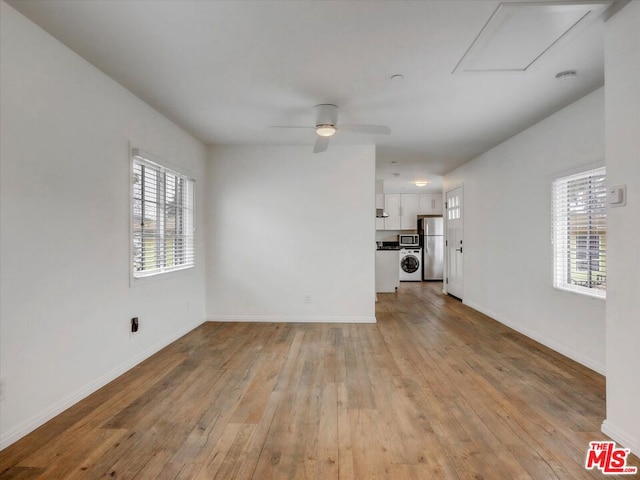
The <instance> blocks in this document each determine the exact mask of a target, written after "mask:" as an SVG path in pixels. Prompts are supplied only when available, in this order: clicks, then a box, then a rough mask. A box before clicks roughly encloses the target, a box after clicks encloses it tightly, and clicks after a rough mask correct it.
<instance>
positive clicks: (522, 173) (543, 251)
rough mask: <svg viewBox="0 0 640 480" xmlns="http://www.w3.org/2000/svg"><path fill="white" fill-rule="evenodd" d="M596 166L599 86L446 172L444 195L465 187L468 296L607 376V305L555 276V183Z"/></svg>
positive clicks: (600, 138) (600, 148)
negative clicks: (558, 284)
mask: <svg viewBox="0 0 640 480" xmlns="http://www.w3.org/2000/svg"><path fill="white" fill-rule="evenodd" d="M559 88H562V86H561V85H559ZM594 162H595V163H600V164H604V91H603V89H599V90H597V91H595V92H593V93H591V94H590V95H587V96H586V97H584V98H582V99H581V100H579V101H577V102H576V103H574V104H572V105H569V106H568V107H566V108H564V109H563V110H561V111H559V112H557V113H556V114H554V115H552V116H550V117H548V118H546V119H545V120H543V121H541V122H540V123H538V124H536V125H534V126H532V127H531V128H529V129H527V130H525V131H523V132H521V133H520V134H518V135H516V136H514V137H512V138H511V139H509V140H507V141H506V142H504V143H502V144H500V145H498V146H497V147H495V148H493V149H492V150H490V151H488V152H486V153H485V154H483V155H481V156H480V157H478V158H476V159H474V160H473V161H471V162H469V163H467V164H465V165H463V166H461V167H460V168H458V169H456V170H454V171H453V172H451V173H449V174H448V175H446V177H445V191H449V190H451V189H452V188H454V187H456V186H458V185H461V184H464V246H465V250H464V302H465V303H466V304H468V305H470V306H471V307H473V308H475V309H477V310H479V311H481V312H484V313H485V314H487V315H489V316H491V317H493V318H495V319H496V320H498V321H500V322H502V323H505V324H506V325H509V326H510V327H512V328H514V329H516V330H518V331H520V332H522V333H524V334H525V335H528V336H530V337H532V338H534V339H535V340H537V341H539V342H541V343H543V344H545V345H547V346H549V347H551V348H553V349H555V350H557V351H559V352H561V353H563V354H565V355H567V356H569V357H571V358H573V359H575V360H576V361H578V362H580V363H582V364H584V365H586V366H588V367H590V368H592V369H594V370H596V371H599V372H601V373H603V372H604V369H605V344H604V333H605V305H604V301H602V300H595V299H589V298H585V297H583V296H579V295H576V294H572V293H567V292H563V291H559V290H556V289H554V288H552V281H551V278H552V270H551V263H552V261H551V258H552V250H551V243H550V239H551V233H550V211H551V206H550V185H551V180H552V179H553V176H554V175H556V174H559V173H562V172H566V171H570V170H571V169H574V168H576V167H581V166H585V165H589V164H593V163H594Z"/></svg>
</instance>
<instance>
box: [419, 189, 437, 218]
mask: <svg viewBox="0 0 640 480" xmlns="http://www.w3.org/2000/svg"><path fill="white" fill-rule="evenodd" d="M418 203H419V205H418V215H442V214H443V210H442V194H440V193H421V194H420V195H419V202H418Z"/></svg>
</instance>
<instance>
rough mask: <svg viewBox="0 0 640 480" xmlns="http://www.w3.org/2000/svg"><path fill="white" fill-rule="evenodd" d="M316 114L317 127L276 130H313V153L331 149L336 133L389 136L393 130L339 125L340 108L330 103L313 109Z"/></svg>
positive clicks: (379, 126)
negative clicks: (314, 132)
mask: <svg viewBox="0 0 640 480" xmlns="http://www.w3.org/2000/svg"><path fill="white" fill-rule="evenodd" d="M313 108H314V109H315V112H316V124H315V127H299V126H288V125H286V126H280V125H278V126H276V128H313V129H315V131H316V135H317V138H316V143H315V145H314V146H313V153H320V152H324V151H325V150H326V149H327V148H328V147H329V140H330V139H331V137H332V136H333V135H335V134H336V132H338V131H339V130H340V131H345V132H353V133H370V134H374V135H389V134H390V133H391V129H390V128H389V127H387V126H384V125H344V124H340V125H338V107H337V106H336V105H332V104H330V103H323V104H320V105H316V106H315V107H313Z"/></svg>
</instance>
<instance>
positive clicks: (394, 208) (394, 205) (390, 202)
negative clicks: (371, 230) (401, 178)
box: [384, 193, 401, 230]
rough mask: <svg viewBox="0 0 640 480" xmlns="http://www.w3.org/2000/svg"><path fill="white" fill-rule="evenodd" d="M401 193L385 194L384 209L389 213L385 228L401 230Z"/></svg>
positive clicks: (385, 220)
mask: <svg viewBox="0 0 640 480" xmlns="http://www.w3.org/2000/svg"><path fill="white" fill-rule="evenodd" d="M400 208H401V204H400V194H399V193H391V194H386V195H385V196H384V210H385V212H387V215H389V216H388V217H387V218H385V219H384V229H385V230H400Z"/></svg>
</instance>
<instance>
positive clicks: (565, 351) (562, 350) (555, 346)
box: [462, 300, 606, 375]
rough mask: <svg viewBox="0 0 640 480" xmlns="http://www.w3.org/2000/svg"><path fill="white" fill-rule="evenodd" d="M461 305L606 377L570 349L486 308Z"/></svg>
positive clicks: (601, 367) (596, 365)
mask: <svg viewBox="0 0 640 480" xmlns="http://www.w3.org/2000/svg"><path fill="white" fill-rule="evenodd" d="M462 303H464V304H465V305H467V306H468V307H471V308H473V309H474V310H477V311H478V312H480V313H483V314H484V315H486V316H488V317H491V318H492V319H493V320H495V321H497V322H500V323H502V324H503V325H506V326H507V327H509V328H512V329H513V330H515V331H516V332H518V333H521V334H522V335H524V336H526V337H529V338H530V339H532V340H535V341H536V342H538V343H541V344H542V345H544V346H545V347H549V348H550V349H551V350H554V351H555V352H557V353H559V354H561V355H564V356H565V357H568V358H570V359H571V360H573V361H575V362H578V363H579V364H580V365H583V366H585V367H587V368H589V369H591V370H593V371H594V372H597V373H599V374H600V375H606V366H605V365H604V364H601V363H598V362H594V361H593V360H591V359H590V358H587V357H585V356H584V355H582V354H580V353H578V352H575V351H573V350H571V349H570V348H567V347H565V346H564V345H561V344H559V343H557V342H555V341H554V340H551V339H550V338H547V337H545V336H544V335H540V334H539V333H536V332H534V331H533V330H529V329H528V328H525V327H522V326H521V325H518V324H517V323H514V322H512V321H509V320H506V319H504V318H500V317H499V316H498V315H496V314H495V313H493V312H491V311H490V310H487V309H486V308H483V307H482V306H480V305H478V304H476V303H474V302H468V301H466V300H463V301H462Z"/></svg>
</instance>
